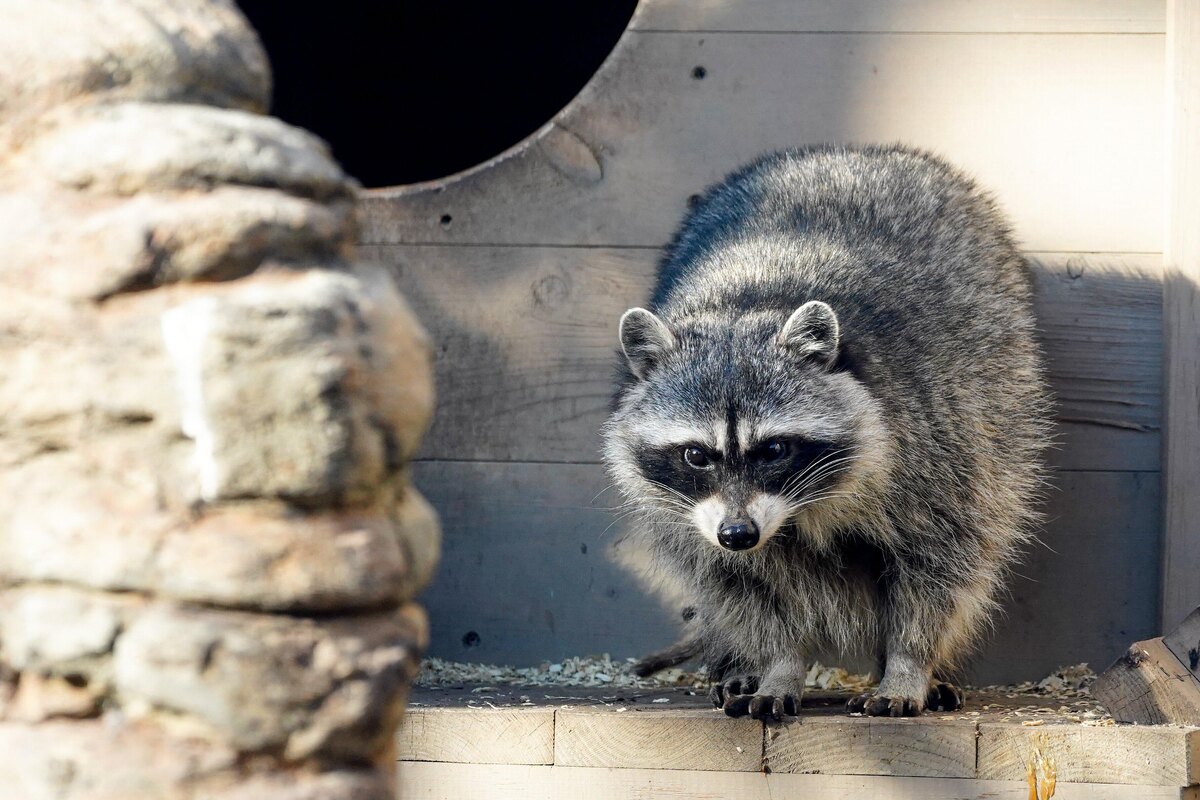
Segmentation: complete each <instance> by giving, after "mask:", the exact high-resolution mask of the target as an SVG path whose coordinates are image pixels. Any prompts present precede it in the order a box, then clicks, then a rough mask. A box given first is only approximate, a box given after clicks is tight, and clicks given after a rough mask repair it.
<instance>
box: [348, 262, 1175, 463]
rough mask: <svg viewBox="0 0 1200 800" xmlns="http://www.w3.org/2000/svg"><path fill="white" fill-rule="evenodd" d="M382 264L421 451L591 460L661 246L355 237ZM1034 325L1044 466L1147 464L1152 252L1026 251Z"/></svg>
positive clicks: (1155, 418) (1155, 414)
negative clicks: (1052, 396)
mask: <svg viewBox="0 0 1200 800" xmlns="http://www.w3.org/2000/svg"><path fill="white" fill-rule="evenodd" d="M363 251H364V253H363V254H364V257H368V258H371V259H374V260H376V261H380V262H383V263H385V264H387V265H389V266H390V267H391V269H392V270H393V272H394V274H395V275H396V278H397V282H398V284H399V286H400V288H401V289H402V291H403V292H404V293H405V296H406V297H408V299H409V301H410V302H411V303H412V304H413V306H414V309H415V310H416V312H417V314H418V317H419V318H420V319H421V320H422V321H423V322H424V324H425V326H426V327H427V328H428V329H429V331H430V333H431V334H432V335H433V337H434V339H435V341H436V342H437V346H438V351H439V358H438V360H437V365H436V369H437V381H438V408H437V413H436V415H435V419H434V424H433V427H432V429H431V430H430V432H429V434H428V436H426V438H425V443H424V449H423V451H422V455H423V457H425V458H438V459H443V458H444V459H491V460H501V461H506V460H518V461H566V462H595V461H598V460H599V438H598V435H597V432H598V429H599V427H600V424H601V423H602V422H603V421H604V418H605V417H606V416H607V413H608V398H609V396H610V393H611V391H612V378H613V375H614V371H613V370H614V365H615V360H616V355H615V352H616V341H617V334H616V323H617V320H618V319H619V317H620V315H621V312H622V311H624V310H625V309H626V308H628V307H630V306H633V305H638V304H642V303H644V302H645V301H646V297H647V295H648V294H649V291H650V286H651V282H652V280H653V277H652V276H653V272H654V263H655V259H656V258H657V251H655V250H651V249H611V248H559V247H536V248H534V247H528V248H527V247H520V248H505V247H444V246H423V247H410V246H390V247H369V248H363ZM1033 256H1034V258H1035V270H1034V275H1035V279H1036V285H1037V300H1036V303H1037V309H1036V310H1037V314H1038V319H1039V328H1040V329H1041V336H1042V340H1043V342H1044V345H1045V348H1046V353H1047V356H1048V362H1049V370H1050V376H1051V380H1052V384H1053V388H1054V391H1055V393H1056V395H1057V397H1058V417H1059V420H1060V426H1059V433H1058V441H1057V447H1056V449H1054V450H1053V451H1051V453H1050V454H1049V457H1050V461H1051V463H1052V464H1053V465H1055V466H1057V467H1060V468H1067V469H1117V470H1157V469H1158V465H1159V430H1158V428H1159V414H1160V410H1161V409H1160V396H1161V395H1160V391H1161V390H1160V383H1161V374H1162V373H1161V369H1162V365H1161V351H1160V346H1159V335H1160V334H1159V331H1160V329H1161V307H1160V298H1161V289H1160V285H1159V282H1158V269H1159V264H1158V260H1157V259H1156V258H1155V257H1153V256H1133V255H1072V254H1049V253H1035V254H1033Z"/></svg>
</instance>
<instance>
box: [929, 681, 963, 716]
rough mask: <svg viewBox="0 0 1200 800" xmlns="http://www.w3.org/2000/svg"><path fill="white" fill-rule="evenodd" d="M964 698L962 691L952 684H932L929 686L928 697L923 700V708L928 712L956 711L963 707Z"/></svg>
mask: <svg viewBox="0 0 1200 800" xmlns="http://www.w3.org/2000/svg"><path fill="white" fill-rule="evenodd" d="M965 699H966V696H965V695H964V694H963V690H962V689H960V688H958V687H957V686H955V685H954V684H953V683H941V682H937V683H932V684H930V686H929V697H927V698H926V699H925V707H926V708H927V709H929V710H930V711H958V710H959V709H960V708H962V707H963V701H964V700H965Z"/></svg>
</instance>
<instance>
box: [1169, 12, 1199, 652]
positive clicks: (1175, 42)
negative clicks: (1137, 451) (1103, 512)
mask: <svg viewBox="0 0 1200 800" xmlns="http://www.w3.org/2000/svg"><path fill="white" fill-rule="evenodd" d="M1168 20H1169V22H1168V24H1169V27H1170V30H1169V37H1170V45H1169V68H1168V71H1167V75H1168V81H1169V83H1170V87H1171V88H1170V95H1169V97H1170V100H1169V104H1168V108H1169V112H1170V123H1169V124H1170V139H1171V149H1170V153H1169V158H1170V170H1169V172H1170V176H1171V177H1170V199H1169V205H1168V225H1167V227H1168V233H1167V247H1166V254H1165V256H1166V264H1167V266H1166V274H1165V277H1164V281H1163V339H1164V364H1165V369H1164V373H1165V374H1164V377H1165V379H1166V381H1165V383H1166V386H1165V399H1166V402H1165V407H1164V414H1163V416H1164V423H1165V427H1164V429H1165V431H1166V447H1165V449H1164V452H1163V472H1164V475H1163V481H1164V487H1165V490H1164V493H1163V583H1162V629H1163V630H1167V629H1170V628H1173V627H1175V625H1177V624H1178V623H1179V621H1180V620H1181V619H1183V617H1184V616H1185V615H1186V614H1187V613H1188V612H1190V611H1191V610H1192V609H1193V608H1195V607H1196V606H1197V605H1200V492H1197V491H1196V484H1197V482H1198V481H1200V361H1198V360H1197V357H1196V354H1197V353H1198V352H1200V222H1198V220H1200V2H1197V0H1171V2H1170V3H1169V5H1168Z"/></svg>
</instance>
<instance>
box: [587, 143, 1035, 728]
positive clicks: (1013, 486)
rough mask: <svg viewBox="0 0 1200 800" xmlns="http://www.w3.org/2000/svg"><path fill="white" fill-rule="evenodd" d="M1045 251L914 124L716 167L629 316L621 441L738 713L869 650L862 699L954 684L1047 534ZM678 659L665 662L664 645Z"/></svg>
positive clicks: (955, 699)
mask: <svg viewBox="0 0 1200 800" xmlns="http://www.w3.org/2000/svg"><path fill="white" fill-rule="evenodd" d="M1030 295H1031V289H1030V281H1029V276H1028V272H1027V265H1026V263H1025V261H1024V259H1023V258H1022V256H1021V255H1020V253H1019V252H1018V250H1017V248H1016V246H1015V245H1014V243H1013V240H1012V238H1011V236H1010V233H1009V229H1008V227H1007V225H1006V224H1005V222H1004V220H1003V219H1002V217H1001V215H1000V213H999V211H998V210H997V208H996V206H995V204H994V203H993V201H992V200H991V199H990V198H989V196H988V195H986V194H985V193H983V192H982V191H980V190H979V189H978V188H977V187H976V186H975V185H974V184H973V183H972V182H971V181H970V180H969V179H968V178H967V177H965V176H964V175H963V174H962V173H960V172H958V171H956V170H955V169H953V168H951V167H950V166H948V165H947V164H945V163H943V162H942V161H940V160H938V159H937V158H934V157H932V156H930V155H928V154H925V153H922V152H919V151H915V150H911V149H906V148H903V147H861V148H859V147H835V146H819V147H810V148H805V149H799V150H791V151H787V152H782V153H777V154H774V155H769V156H766V157H764V158H762V159H760V160H758V161H756V162H754V163H752V164H750V165H749V166H747V167H744V168H743V169H741V170H738V171H737V172H735V173H733V174H732V175H730V176H729V177H728V178H727V179H726V180H725V181H724V182H722V183H721V184H718V185H717V186H715V187H713V188H711V189H709V190H708V191H707V192H706V193H705V194H704V195H703V197H701V198H700V199H699V202H698V203H696V204H695V206H694V207H693V209H692V210H691V211H690V212H689V213H688V214H687V216H686V218H685V220H684V222H683V226H682V228H681V230H680V231H679V232H678V234H677V235H676V236H675V239H674V240H673V242H672V243H671V245H670V246H669V248H668V250H667V252H666V255H665V256H664V258H663V260H662V262H661V264H660V267H659V276H658V285H657V288H656V289H655V292H654V296H653V299H652V300H651V302H650V305H649V310H646V309H630V310H629V311H628V312H626V314H625V315H624V317H622V319H621V326H620V338H621V345H622V350H623V352H624V355H625V359H624V361H623V365H622V367H623V370H624V374H623V376H622V378H621V381H620V386H619V388H618V391H617V395H616V398H615V401H614V407H615V410H614V412H613V414H612V417H611V419H610V420H609V422H608V424H607V425H606V427H605V431H604V436H605V445H604V453H605V460H606V463H607V464H608V467H609V469H610V472H611V474H612V476H613V478H614V480H615V482H616V484H617V486H618V487H619V488H620V489H621V491H622V493H623V495H624V497H625V499H626V501H627V503H628V504H629V505H631V506H633V507H635V508H636V509H637V510H638V511H639V512H640V513H639V514H638V515H637V516H636V517H635V518H636V519H637V523H636V524H635V525H634V526H633V528H632V530H630V531H629V533H628V534H627V536H630V537H634V538H636V539H637V540H639V541H638V542H637V544H638V545H639V546H640V547H641V548H642V549H644V550H645V551H647V552H648V553H649V558H650V564H651V567H650V571H651V573H652V576H653V579H654V581H655V583H656V584H658V585H661V586H664V587H666V590H667V591H669V592H670V593H672V594H673V595H674V596H675V597H676V598H678V597H679V596H681V595H682V596H684V597H685V598H687V600H688V602H691V603H694V605H695V606H696V609H697V617H696V620H695V621H694V623H693V625H698V626H699V628H698V632H697V633H695V634H689V636H688V637H687V639H686V640H685V641H684V642H681V643H680V645H679V646H678V647H677V648H675V649H674V650H671V651H666V653H665V654H660V655H666V656H672V657H677V656H679V655H681V654H683V653H684V651H688V650H689V648H691V649H692V650H694V649H695V645H696V643H702V646H703V648H704V651H705V652H704V654H705V656H706V657H707V659H708V661H709V664H710V668H711V669H712V670H714V671H715V672H716V673H717V678H718V679H722V678H723V680H720V682H719V683H718V684H717V685H716V687H715V700H716V702H717V703H718V704H720V705H722V706H723V707H724V708H725V710H726V711H727V712H728V713H731V714H733V715H741V714H747V713H748V714H750V715H751V716H754V717H758V718H772V717H773V718H778V717H779V716H781V715H783V714H792V713H795V712H796V709H797V708H798V706H799V700H800V695H801V692H802V689H803V682H804V676H805V670H806V666H807V665H806V659H807V658H809V657H811V655H812V654H814V653H818V652H830V651H839V652H842V653H845V654H854V653H860V654H870V655H875V656H878V657H879V658H881V660H882V663H883V664H884V665H885V666H884V668H883V676H882V680H881V682H880V685H879V687H878V689H877V690H876V691H875V692H874V693H870V694H867V695H863V696H860V697H856V698H854V699H853V700H851V702H850V705H849V708H850V710H851V711H858V710H861V711H865V712H866V713H868V714H872V715H900V714H906V715H907V714H916V713H920V711H921V710H922V709H923V708H925V707H926V706H934V707H944V708H945V707H957V706H958V705H960V704H961V699H962V696H961V693H960V692H959V691H958V690H957V688H955V687H953V686H951V685H949V684H945V683H941V682H940V681H939V680H936V679H937V678H940V677H941V676H943V675H944V674H945V673H946V671H947V670H949V669H953V668H954V667H955V666H956V665H958V664H959V663H960V662H961V659H962V658H963V656H964V655H965V654H966V653H967V651H968V650H969V649H970V648H971V646H972V645H973V644H974V643H975V642H976V640H977V639H978V637H979V635H980V633H981V632H982V630H983V629H985V628H986V627H987V625H988V621H989V618H990V616H991V615H992V612H993V611H994V610H995V609H996V607H997V596H998V595H999V594H1000V593H1001V591H1002V588H1003V582H1004V579H1005V575H1006V572H1007V570H1008V567H1009V566H1010V565H1011V564H1012V563H1013V561H1014V558H1015V557H1016V556H1017V554H1018V550H1019V549H1020V546H1021V545H1022V543H1024V542H1025V541H1026V540H1027V539H1028V537H1029V536H1030V535H1031V530H1032V527H1033V525H1034V524H1035V522H1036V518H1037V514H1036V512H1035V510H1034V505H1035V501H1036V495H1037V490H1038V488H1039V485H1040V484H1041V481H1042V474H1043V472H1042V467H1041V466H1040V456H1041V451H1042V450H1043V448H1044V445H1045V444H1046V442H1047V441H1048V423H1047V421H1046V420H1047V409H1048V396H1047V392H1046V389H1045V385H1044V379H1043V370H1042V363H1041V357H1040V354H1039V351H1038V347H1037V345H1036V344H1035V341H1034V318H1033V313H1032V309H1031V303H1030ZM668 660H669V659H668Z"/></svg>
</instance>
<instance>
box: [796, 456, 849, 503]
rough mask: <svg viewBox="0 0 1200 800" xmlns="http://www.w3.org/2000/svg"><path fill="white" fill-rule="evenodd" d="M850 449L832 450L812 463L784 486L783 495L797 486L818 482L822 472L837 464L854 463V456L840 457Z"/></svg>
mask: <svg viewBox="0 0 1200 800" xmlns="http://www.w3.org/2000/svg"><path fill="white" fill-rule="evenodd" d="M850 449H851V448H848V447H839V448H837V449H836V450H832V451H830V452H829V453H826V454H825V455H823V456H821V457H820V458H818V459H817V460H816V461H814V462H812V463H811V464H809V465H808V466H807V467H805V468H804V469H803V470H801V471H800V472H798V473H796V474H795V475H793V476H792V477H791V478H789V479H788V481H787V483H785V484H784V486H783V490H782V492H781V494H786V493H788V492H789V491H791V490H792V489H794V488H795V487H796V485H797V484H801V483H803V484H804V485H808V484H809V483H811V482H812V481H813V480H816V479H817V477H818V476H819V475H820V474H821V472H822V470H824V469H827V468H829V467H832V466H834V465H836V464H841V463H844V462H847V461H852V460H853V459H854V456H852V455H851V456H845V457H842V458H839V456H841V454H842V453H846V452H849V451H850Z"/></svg>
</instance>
